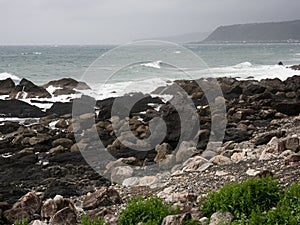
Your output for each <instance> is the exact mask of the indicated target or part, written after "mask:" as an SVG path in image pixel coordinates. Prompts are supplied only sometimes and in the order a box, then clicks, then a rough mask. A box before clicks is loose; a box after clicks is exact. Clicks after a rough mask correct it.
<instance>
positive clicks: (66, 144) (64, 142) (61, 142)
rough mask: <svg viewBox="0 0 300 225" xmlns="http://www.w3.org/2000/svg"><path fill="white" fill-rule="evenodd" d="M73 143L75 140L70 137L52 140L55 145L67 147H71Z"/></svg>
mask: <svg viewBox="0 0 300 225" xmlns="http://www.w3.org/2000/svg"><path fill="white" fill-rule="evenodd" d="M72 145H73V141H72V140H70V139H68V138H59V139H56V140H54V141H53V142H52V146H53V147H57V146H63V147H65V148H67V149H70V148H71V146H72Z"/></svg>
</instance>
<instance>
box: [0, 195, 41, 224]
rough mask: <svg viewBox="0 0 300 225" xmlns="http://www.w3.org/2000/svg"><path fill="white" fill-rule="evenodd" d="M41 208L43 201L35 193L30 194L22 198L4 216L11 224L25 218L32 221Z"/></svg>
mask: <svg viewBox="0 0 300 225" xmlns="http://www.w3.org/2000/svg"><path fill="white" fill-rule="evenodd" d="M40 207H41V200H40V199H39V197H38V196H37V195H36V194H35V193H33V192H29V193H27V194H26V195H24V196H23V197H21V198H20V199H19V200H18V201H17V202H16V203H15V204H14V205H13V207H12V208H11V209H9V210H6V211H5V212H4V213H3V215H4V218H6V219H7V220H8V221H9V222H11V223H14V222H15V221H17V220H22V219H24V218H28V219H29V220H31V219H32V218H33V215H34V214H35V213H37V212H38V211H39V210H40Z"/></svg>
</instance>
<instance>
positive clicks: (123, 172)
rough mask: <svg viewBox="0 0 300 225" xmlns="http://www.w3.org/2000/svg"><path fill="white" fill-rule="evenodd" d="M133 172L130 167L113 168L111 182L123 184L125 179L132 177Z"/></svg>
mask: <svg viewBox="0 0 300 225" xmlns="http://www.w3.org/2000/svg"><path fill="white" fill-rule="evenodd" d="M133 172H134V171H133V169H132V168H131V167H130V166H117V167H113V168H112V171H111V181H112V182H114V183H119V184H122V182H123V181H124V180H125V179H127V178H129V177H132V175H133Z"/></svg>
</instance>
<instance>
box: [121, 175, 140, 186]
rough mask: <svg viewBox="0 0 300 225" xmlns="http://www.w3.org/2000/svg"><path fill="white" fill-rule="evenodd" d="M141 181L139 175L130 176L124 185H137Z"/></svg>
mask: <svg viewBox="0 0 300 225" xmlns="http://www.w3.org/2000/svg"><path fill="white" fill-rule="evenodd" d="M139 182H140V178H139V177H129V178H126V179H125V180H124V181H123V183H122V185H123V186H126V187H130V186H136V185H138V184H139Z"/></svg>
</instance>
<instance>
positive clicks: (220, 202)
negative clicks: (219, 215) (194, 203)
mask: <svg viewBox="0 0 300 225" xmlns="http://www.w3.org/2000/svg"><path fill="white" fill-rule="evenodd" d="M201 211H202V213H203V215H204V216H207V217H210V216H211V215H212V214H213V213H214V212H217V211H222V212H225V211H228V212H231V213H232V214H233V215H234V217H235V219H234V221H233V223H232V224H233V225H260V224H262V225H279V224H280V225H285V224H286V225H294V224H295V225H296V224H300V185H299V184H295V185H293V186H291V187H290V188H288V189H287V190H286V191H285V193H281V191H280V189H279V186H278V181H277V180H276V179H273V178H271V177H269V176H268V177H265V178H261V179H259V178H255V179H249V180H247V181H245V182H242V183H232V184H228V185H225V186H224V187H223V188H221V189H220V190H219V191H217V192H211V193H209V194H208V196H207V199H206V200H204V203H203V204H202V206H201Z"/></svg>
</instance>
